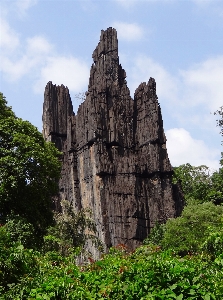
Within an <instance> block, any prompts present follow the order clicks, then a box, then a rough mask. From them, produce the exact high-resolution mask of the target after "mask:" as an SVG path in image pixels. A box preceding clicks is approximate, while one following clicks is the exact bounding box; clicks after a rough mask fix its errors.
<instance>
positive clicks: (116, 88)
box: [43, 28, 183, 249]
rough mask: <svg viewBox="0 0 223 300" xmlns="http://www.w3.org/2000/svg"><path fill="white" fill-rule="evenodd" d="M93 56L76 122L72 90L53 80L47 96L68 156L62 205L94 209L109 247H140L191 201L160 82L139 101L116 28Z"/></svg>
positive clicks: (54, 134)
mask: <svg viewBox="0 0 223 300" xmlns="http://www.w3.org/2000/svg"><path fill="white" fill-rule="evenodd" d="M92 57H93V61H94V63H93V65H92V67H91V71H90V79H89V86H88V92H86V99H85V101H84V102H83V103H82V104H81V105H80V106H79V109H78V112H77V115H76V116H75V115H74V113H73V108H72V103H71V99H70V95H69V91H68V88H67V87H64V86H63V85H62V86H56V85H53V84H52V82H49V83H48V84H47V86H46V90H45V96H44V106H43V134H44V137H45V139H46V140H50V141H53V142H54V143H55V144H56V146H57V147H58V149H59V150H61V151H62V152H63V155H62V163H63V167H62V173H61V180H60V182H59V187H60V195H59V197H58V202H56V207H57V208H58V209H59V202H60V200H61V199H68V200H69V201H72V202H73V203H74V205H75V207H76V208H77V209H80V208H81V207H83V208H85V207H90V208H91V210H92V212H93V216H94V219H95V222H96V224H97V229H98V234H99V238H100V239H101V240H102V241H103V242H104V244H105V245H106V247H107V248H108V247H110V246H112V245H113V246H114V245H117V244H120V243H122V244H125V245H126V246H128V247H130V248H131V249H133V248H135V247H136V246H138V245H139V244H140V243H141V242H142V240H143V239H145V238H146V237H147V236H148V233H149V231H150V228H151V227H153V226H154V224H155V222H156V221H159V222H165V221H166V220H167V219H168V218H172V217H175V216H177V215H179V214H180V213H181V211H182V208H183V197H182V194H181V192H180V190H179V189H178V187H177V186H174V185H173V184H172V180H171V177H172V173H173V171H172V167H171V164H170V161H169V158H168V154H167V150H166V137H165V134H164V130H163V121H162V116H161V109H160V106H159V103H158V98H157V95H156V83H155V80H154V79H153V78H150V79H149V81H148V83H141V84H140V85H139V87H138V88H137V90H136V91H135V95H134V100H133V99H132V98H131V96H130V91H129V89H128V87H127V84H126V80H125V77H126V73H125V71H124V70H123V69H122V66H121V65H120V64H119V57H118V40H117V33H116V30H115V29H113V28H108V29H107V30H106V31H102V32H101V38H100V42H99V44H98V46H97V47H96V49H95V51H94V52H93V55H92Z"/></svg>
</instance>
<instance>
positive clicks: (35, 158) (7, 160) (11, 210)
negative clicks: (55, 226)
mask: <svg viewBox="0 0 223 300" xmlns="http://www.w3.org/2000/svg"><path fill="white" fill-rule="evenodd" d="M0 108H1V109H0V218H1V223H2V224H4V223H5V222H6V219H7V218H8V217H10V218H12V216H19V217H22V218H23V219H24V220H26V222H27V223H29V224H32V226H33V227H34V230H35V232H36V234H37V235H39V236H41V235H42V234H43V233H44V231H45V229H46V228H47V227H48V226H49V225H50V224H52V222H53V214H52V201H51V197H52V196H53V195H55V193H56V192H57V182H58V179H59V176H60V164H59V162H58V155H59V154H60V153H59V152H58V150H57V149H56V148H55V146H54V145H53V144H52V143H46V142H45V141H44V139H43V136H42V134H41V133H40V132H39V131H38V130H37V128H36V127H34V126H33V125H32V124H30V123H29V122H27V121H23V120H21V119H19V118H17V117H16V116H15V114H14V113H13V112H12V110H11V108H10V107H8V106H7V102H6V100H5V98H4V96H3V94H1V93H0Z"/></svg>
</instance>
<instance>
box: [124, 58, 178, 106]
mask: <svg viewBox="0 0 223 300" xmlns="http://www.w3.org/2000/svg"><path fill="white" fill-rule="evenodd" d="M130 74H131V77H130V78H129V80H128V84H129V86H130V89H131V91H132V92H133V91H135V89H136V88H137V87H138V86H139V84H140V83H141V82H148V80H149V78H150V77H153V78H155V80H156V84H157V91H158V96H159V98H162V97H164V98H167V97H168V99H170V100H171V101H173V100H175V99H176V98H177V92H178V79H177V78H176V77H174V76H172V75H171V74H170V73H169V72H168V71H167V70H166V69H165V68H164V67H163V66H162V65H161V64H159V63H157V62H155V61H154V60H152V59H151V58H149V57H147V56H145V55H139V56H138V57H136V58H135V60H134V64H133V65H132V68H131V71H130Z"/></svg>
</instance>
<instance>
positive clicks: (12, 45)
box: [0, 18, 19, 52]
mask: <svg viewBox="0 0 223 300" xmlns="http://www.w3.org/2000/svg"><path fill="white" fill-rule="evenodd" d="M0 24H1V37H0V47H1V52H2V51H7V52H8V51H10V52H11V51H13V50H15V49H16V48H17V47H18V46H19V35H18V34H17V33H16V32H15V31H14V30H13V29H12V28H11V27H10V26H9V24H8V23H7V22H6V21H5V20H4V19H3V18H1V19H0Z"/></svg>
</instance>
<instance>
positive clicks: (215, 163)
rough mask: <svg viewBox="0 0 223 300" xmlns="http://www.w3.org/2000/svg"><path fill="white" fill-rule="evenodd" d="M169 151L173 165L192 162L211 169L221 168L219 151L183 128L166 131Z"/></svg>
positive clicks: (194, 164)
mask: <svg viewBox="0 0 223 300" xmlns="http://www.w3.org/2000/svg"><path fill="white" fill-rule="evenodd" d="M166 137H167V151H168V155H169V158H170V162H171V164H172V165H173V166H179V165H181V164H186V163H190V164H191V165H193V166H199V165H207V166H208V167H210V168H211V169H216V170H217V169H218V168H219V157H218V156H219V151H218V150H216V149H213V148H209V147H208V146H207V145H205V143H204V142H203V141H202V140H197V139H194V138H193V137H192V136H191V135H190V133H189V132H188V131H187V130H185V129H183V128H173V129H169V130H167V131H166Z"/></svg>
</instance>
